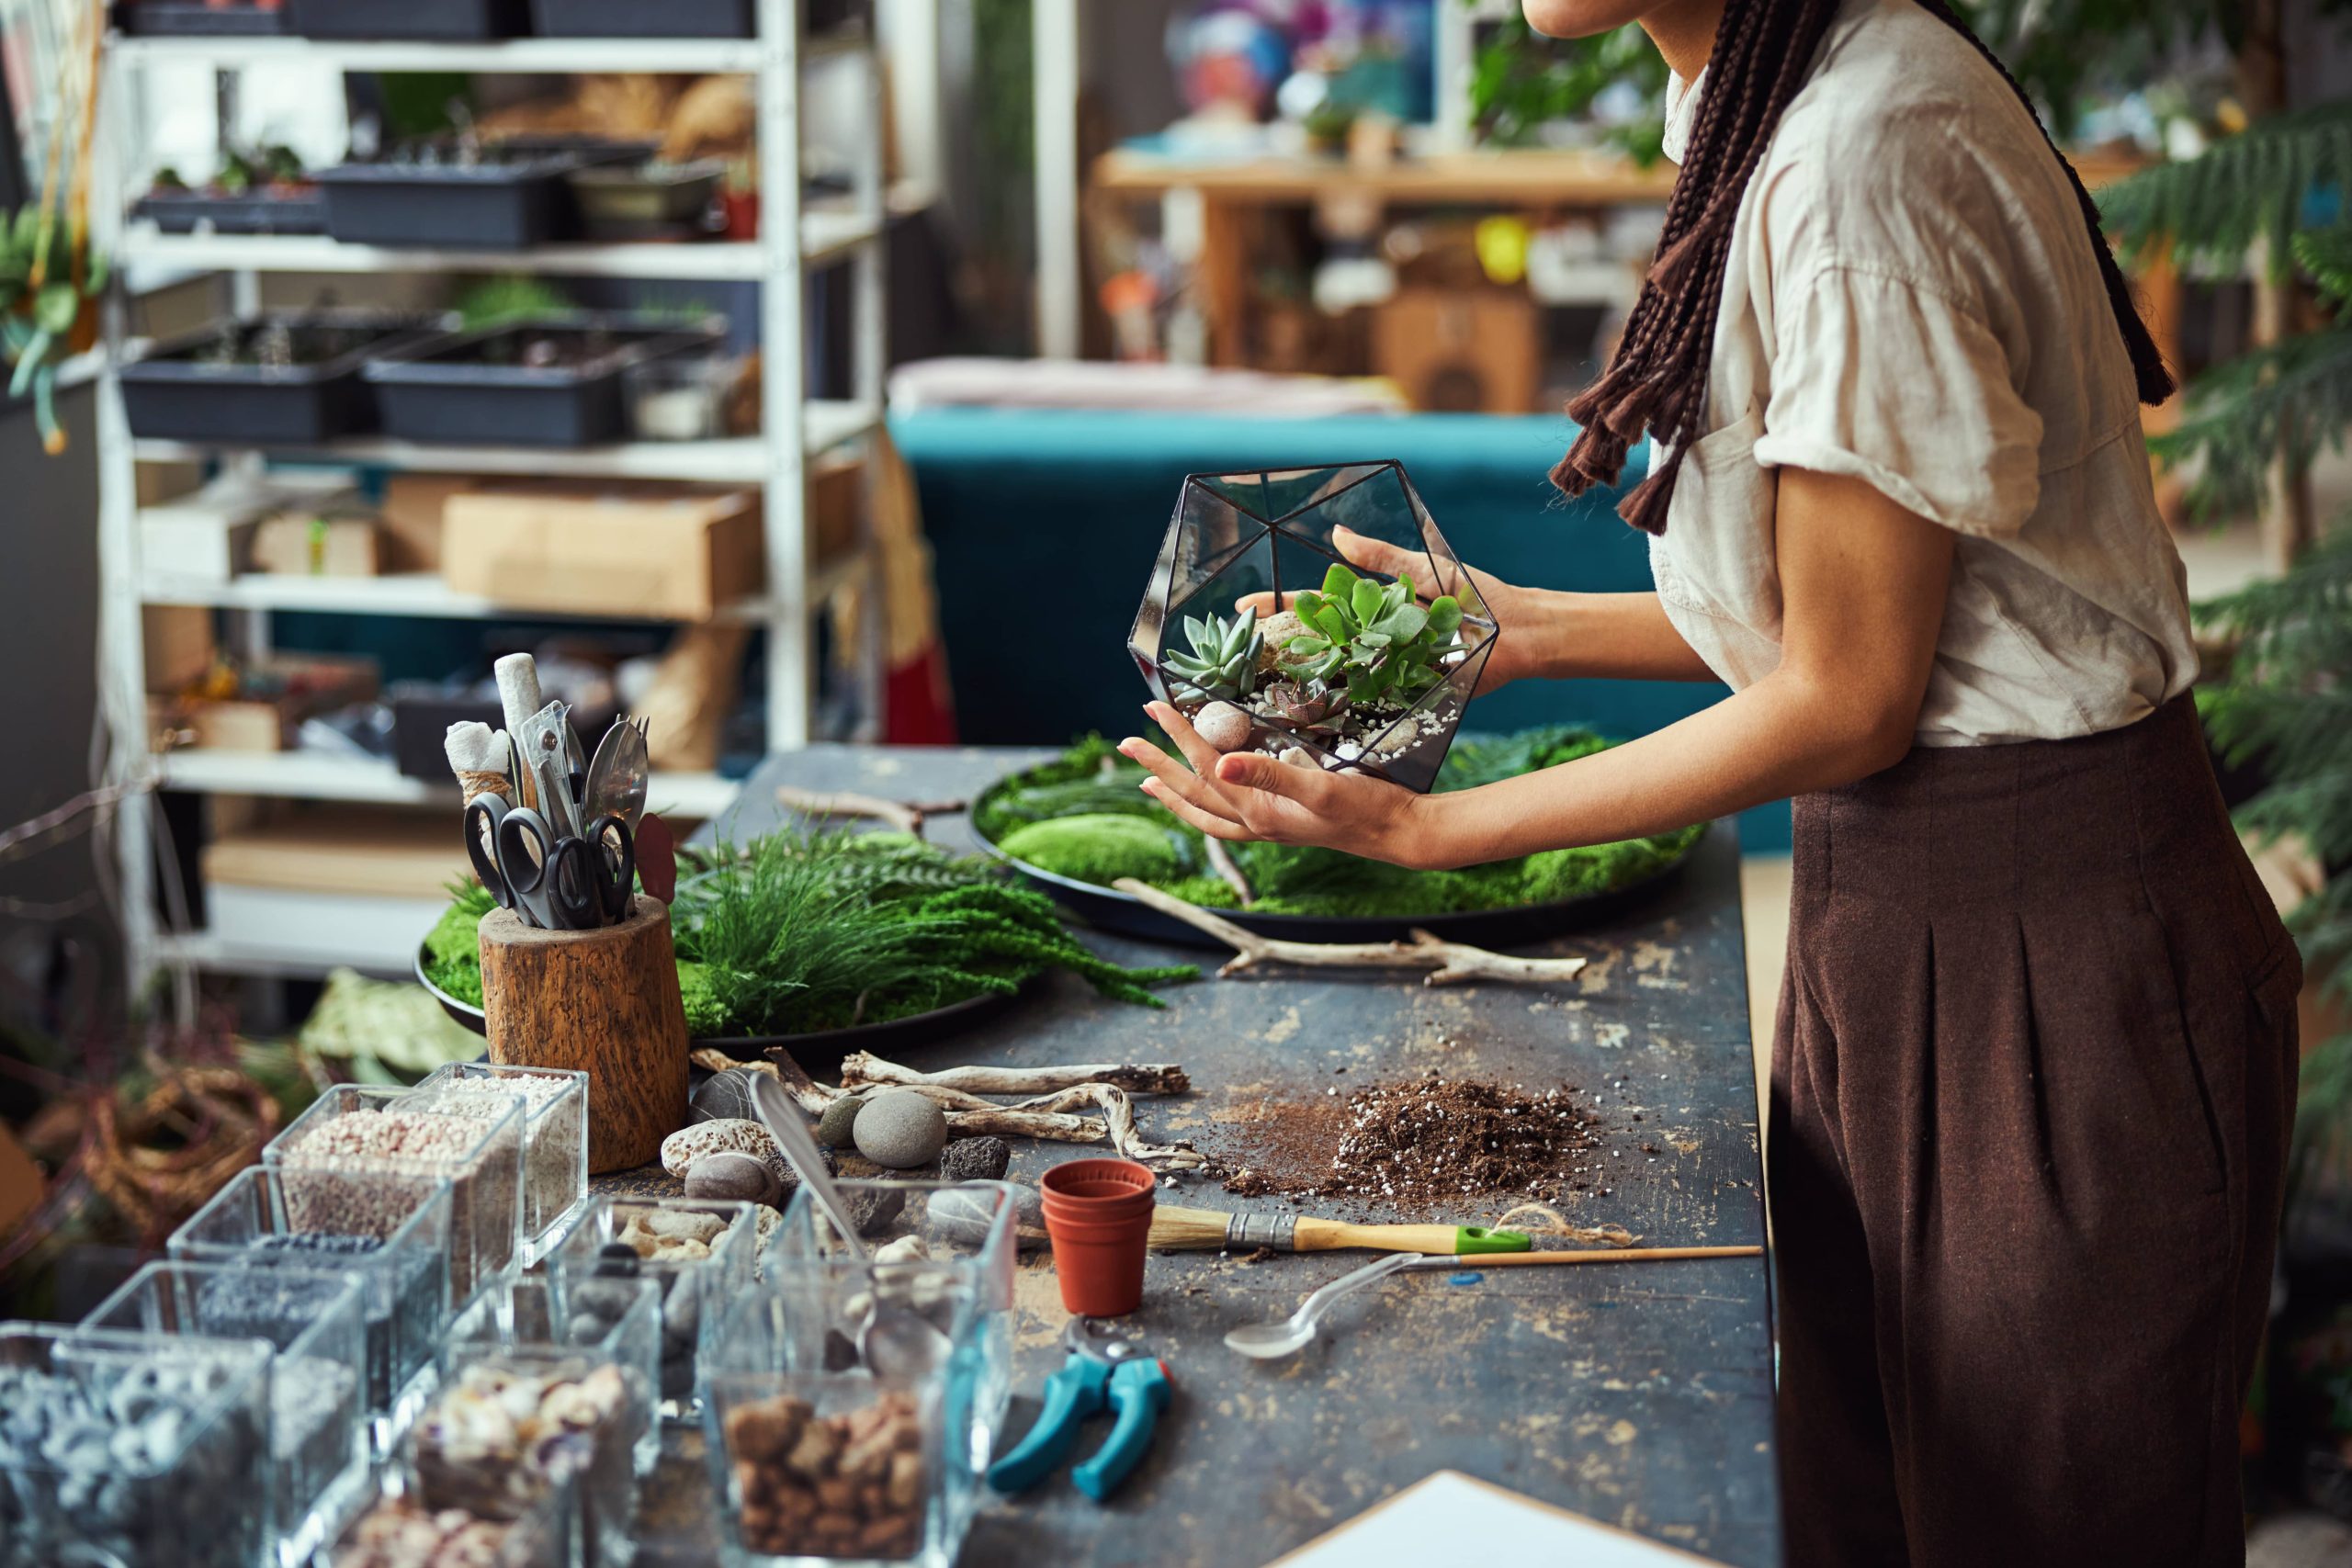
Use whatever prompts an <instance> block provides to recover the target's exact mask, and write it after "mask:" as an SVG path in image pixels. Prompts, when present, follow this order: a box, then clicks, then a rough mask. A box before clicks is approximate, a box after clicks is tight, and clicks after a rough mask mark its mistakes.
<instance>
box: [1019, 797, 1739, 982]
mask: <svg viewBox="0 0 2352 1568" xmlns="http://www.w3.org/2000/svg"><path fill="white" fill-rule="evenodd" d="M978 804H979V802H978V801H977V800H976V801H974V802H973V805H974V806H975V807H977V806H978ZM1715 830H1716V829H1714V828H1713V826H1712V825H1710V826H1709V828H1708V829H1707V831H1708V832H1709V833H1713V832H1714V831H1715ZM974 836H975V837H976V838H978V840H979V842H980V846H981V848H983V849H985V850H986V851H988V852H989V854H991V855H994V856H995V857H996V858H997V859H998V860H1001V861H1002V862H1003V863H1005V864H1007V865H1009V866H1011V867H1012V869H1013V870H1015V871H1017V872H1019V873H1020V874H1022V875H1023V876H1024V877H1026V878H1028V879H1029V880H1030V881H1031V882H1033V883H1035V885H1036V886H1038V887H1040V888H1043V889H1044V890H1045V891H1046V893H1049V894H1051V895H1052V896H1053V897H1055V898H1057V899H1059V900H1060V901H1061V903H1062V904H1063V905H1064V906H1065V907H1067V908H1070V909H1072V910H1075V911H1076V912H1077V913H1078V914H1080V915H1081V916H1083V917H1085V919H1086V920H1087V923H1088V924H1090V925H1091V926H1093V927H1094V928H1095V929H1096V930H1098V931H1111V932H1114V933H1116V934H1118V935H1120V936H1131V937H1135V938H1136V939H1137V940H1139V941H1143V942H1173V943H1176V944H1178V945H1180V946H1184V947H1208V948H1216V949H1219V950H1222V949H1223V948H1224V945H1225V944H1224V943H1223V942H1218V941H1217V940H1216V938H1215V937H1213V936H1210V935H1209V934H1208V933H1207V932H1206V931H1201V930H1199V929H1198V928H1196V927H1193V926H1188V925H1186V924H1185V923H1184V922H1183V921H1182V920H1180V919H1174V918H1173V917H1171V916H1169V915H1163V914H1161V913H1160V912H1159V910H1157V909H1155V908H1152V907H1151V906H1150V905H1148V904H1147V903H1145V902H1144V901H1143V900H1142V899H1140V898H1138V897H1136V896H1135V895H1134V894H1132V893H1122V892H1120V891H1119V890H1118V889H1117V888H1115V887H1105V886H1102V885H1101V884H1100V883H1094V882H1080V881H1077V880H1075V879H1074V878H1071V877H1067V876H1063V875H1060V874H1057V873H1056V872H1050V871H1047V870H1046V869H1045V868H1044V867H1043V866H1037V865H1032V864H1030V863H1028V862H1027V861H1024V860H1020V859H1017V858H1016V857H1014V856H1012V855H1009V854H1006V853H1005V852H1003V851H1002V850H1001V849H999V848H998V847H997V846H996V843H995V842H994V841H993V840H990V839H989V838H987V837H986V836H985V835H979V834H975V835H974ZM1705 841H1706V840H1705V838H1704V836H1703V835H1702V837H1701V838H1699V839H1697V840H1692V842H1691V847H1690V848H1689V849H1687V850H1685V851H1683V852H1682V853H1681V854H1680V855H1679V856H1677V857H1676V858H1675V860H1674V861H1673V862H1672V863H1669V864H1667V865H1664V866H1661V867H1659V868H1658V869H1657V871H1654V872H1652V873H1651V874H1649V875H1647V876H1645V877H1642V878H1641V879H1639V880H1638V881H1634V882H1629V883H1627V884H1625V885H1624V886H1623V887H1612V888H1611V889H1610V890H1609V891H1608V892H1606V893H1589V894H1587V895H1586V896H1585V897H1581V898H1563V899H1560V900H1557V901H1556V902H1554V903H1550V904H1521V905H1517V906H1515V907H1513V908H1507V909H1460V910H1455V911H1453V912H1452V913H1449V914H1442V915H1422V916H1376V917H1355V916H1342V915H1274V914H1259V913H1255V912H1253V911H1251V910H1249V909H1212V910H1210V911H1209V912H1210V913H1211V914H1213V915H1216V917H1217V918H1219V919H1227V920H1231V921H1232V922H1233V923H1234V924H1235V925H1237V926H1239V927H1241V928H1242V929H1243V930H1244V931H1255V932H1257V933H1258V934H1259V935H1261V936H1271V937H1283V938H1287V939H1289V940H1291V941H1294V942H1406V941H1409V940H1410V939H1411V937H1412V933H1413V932H1414V931H1417V930H1418V931H1428V932H1429V933H1430V935H1432V936H1435V937H1439V938H1442V939H1443V940H1445V941H1448V942H1468V943H1470V944H1472V945H1473V946H1476V947H1528V946H1532V945H1533V944H1534V943H1536V942H1545V941H1549V940H1550V939H1551V938H1553V937H1555V936H1562V935H1565V934H1566V933H1567V932H1570V931H1584V930H1588V929H1589V928H1591V927H1593V926H1597V925H1600V924H1602V923H1604V922H1606V921H1609V920H1613V919H1616V918H1617V917H1618V916H1619V915H1621V914H1623V913H1624V912H1625V911H1626V910H1628V909H1630V908H1634V907H1635V906H1636V905H1639V904H1641V903H1644V902H1645V901H1647V900H1648V899H1649V898H1650V897H1652V896H1653V895H1654V894H1656V893H1657V891H1658V890H1659V889H1660V888H1662V887H1663V886H1666V885H1667V884H1668V882H1671V881H1672V880H1673V879H1674V878H1675V877H1677V876H1679V875H1680V874H1681V873H1682V868H1683V867H1684V866H1686V865H1688V864H1689V863H1691V856H1692V855H1694V854H1696V853H1697V852H1698V851H1699V846H1700V845H1701V844H1702V843H1704V842H1705Z"/></svg>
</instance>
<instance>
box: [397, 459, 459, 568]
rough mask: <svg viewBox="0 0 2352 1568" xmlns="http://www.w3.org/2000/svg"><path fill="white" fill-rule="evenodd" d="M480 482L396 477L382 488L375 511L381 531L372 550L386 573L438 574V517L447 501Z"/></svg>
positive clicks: (444, 477)
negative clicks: (434, 572) (382, 492)
mask: <svg viewBox="0 0 2352 1568" xmlns="http://www.w3.org/2000/svg"><path fill="white" fill-rule="evenodd" d="M480 483H481V480H479V479H468V478H465V477H463V476H460V475H457V474H396V475H394V476H393V477H392V478H391V479H390V480H388V481H387V482H386V483H385V485H384V503H383V505H382V506H380V507H379V508H378V509H377V517H376V525H377V526H378V527H379V529H381V530H382V536H381V537H380V538H379V539H378V540H377V545H376V549H377V556H378V565H379V568H380V569H381V570H384V571H387V572H397V571H439V570H441V526H442V513H443V510H444V509H445V508H446V507H447V505H448V502H449V498H450V497H451V496H453V495H456V494H457V493H458V492H459V491H467V490H471V489H473V488H474V487H475V486H476V485H478V484H480Z"/></svg>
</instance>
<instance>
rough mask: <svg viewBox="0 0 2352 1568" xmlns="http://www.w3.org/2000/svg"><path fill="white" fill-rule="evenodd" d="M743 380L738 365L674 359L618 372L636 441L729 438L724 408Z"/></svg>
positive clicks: (717, 359) (733, 361) (700, 358)
mask: <svg viewBox="0 0 2352 1568" xmlns="http://www.w3.org/2000/svg"><path fill="white" fill-rule="evenodd" d="M742 379H743V366H742V362H741V361H740V360H736V359H731V358H726V357H714V356H710V355H700V356H692V357H689V356H684V355H673V356H671V357H669V358H666V359H649V360H646V361H644V362H642V363H641V364H637V365H632V366H630V367H628V370H626V371H625V372H623V373H622V377H621V385H622V388H623V389H624V391H625V393H626V394H627V396H628V419H629V430H630V433H631V434H634V435H635V436H636V437H637V439H639V441H716V440H718V439H720V438H721V437H723V436H725V435H727V434H729V428H728V419H727V405H728V401H729V399H731V398H732V397H734V395H735V389H736V387H737V386H738V385H739V384H741V381H742Z"/></svg>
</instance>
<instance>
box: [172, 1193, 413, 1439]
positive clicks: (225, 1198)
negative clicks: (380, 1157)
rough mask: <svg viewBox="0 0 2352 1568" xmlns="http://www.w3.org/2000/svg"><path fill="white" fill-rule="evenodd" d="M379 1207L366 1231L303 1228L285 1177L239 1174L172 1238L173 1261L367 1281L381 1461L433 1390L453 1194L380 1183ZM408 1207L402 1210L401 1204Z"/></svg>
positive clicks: (372, 1408) (371, 1391) (372, 1417)
mask: <svg viewBox="0 0 2352 1568" xmlns="http://www.w3.org/2000/svg"><path fill="white" fill-rule="evenodd" d="M383 1188H384V1190H383V1191H382V1192H381V1193H380V1194H379V1196H381V1197H382V1198H383V1199H384V1202H383V1203H382V1204H381V1205H380V1206H379V1208H378V1209H377V1210H375V1211H374V1212H373V1215H372V1217H371V1218H369V1219H368V1220H366V1221H365V1222H364V1223H365V1224H368V1225H370V1226H371V1227H373V1228H371V1229H369V1230H367V1231H364V1232H348V1233H346V1232H336V1231H327V1230H315V1229H313V1230H303V1229H300V1228H298V1227H297V1226H296V1225H295V1224H294V1223H293V1220H292V1218H291V1212H290V1210H289V1208H288V1203H287V1201H286V1177H285V1173H284V1172H282V1171H279V1170H277V1169H276V1168H271V1167H268V1166H255V1167H254V1168H250V1169H247V1170H243V1171H240V1172H239V1173H238V1174H237V1175H236V1176H235V1177H234V1178H232V1179H231V1180H230V1182H229V1184H228V1185H227V1186H226V1187H224V1188H222V1189H221V1190H220V1191H219V1192H218V1193H217V1194H215V1195H214V1197H213V1199H212V1201H210V1202H209V1203H207V1204H206V1205H205V1206H204V1207H203V1208H202V1209H200V1210H198V1212H197V1213H196V1216H195V1217H194V1218H193V1219H191V1220H189V1221H188V1222H187V1224H184V1225H182V1226H181V1227H180V1228H179V1229H178V1230H177V1231H176V1232H175V1233H173V1235H172V1239H171V1255H172V1257H173V1258H175V1259H177V1260H179V1261H181V1262H187V1263H219V1264H234V1265H239V1266H242V1267H245V1268H251V1269H296V1270H307V1269H337V1270H348V1271H350V1272H352V1273H355V1274H356V1275H358V1276H359V1277H360V1278H361V1279H362V1280H365V1281H366V1283H367V1290H366V1294H365V1303H364V1306H365V1312H366V1315H367V1338H368V1387H367V1401H368V1416H369V1424H370V1437H371V1438H372V1440H373V1442H374V1446H375V1452H376V1453H377V1455H378V1456H379V1457H383V1456H386V1455H389V1454H390V1451H391V1448H392V1444H393V1443H394V1442H395V1441H397V1440H398V1438H399V1437H400V1435H401V1433H402V1432H403V1431H405V1430H407V1428H408V1424H409V1422H410V1421H412V1420H413V1419H414V1418H415V1416H416V1412H417V1411H418V1410H419V1409H420V1408H421V1407H422V1406H423V1404H424V1400H425V1399H426V1397H427V1396H429V1395H430V1394H431V1393H432V1391H433V1383H434V1379H435V1375H436V1372H437V1370H438V1369H437V1366H436V1362H435V1357H436V1355H437V1353H438V1349H439V1344H440V1339H441V1335H442V1331H443V1329H444V1328H445V1327H446V1325H447V1323H448V1321H449V1204H450V1193H451V1188H450V1186H449V1184H448V1183H447V1181H444V1180H442V1179H439V1178H437V1177H409V1178H394V1177H387V1178H385V1179H384V1182H383ZM403 1205H405V1206H403Z"/></svg>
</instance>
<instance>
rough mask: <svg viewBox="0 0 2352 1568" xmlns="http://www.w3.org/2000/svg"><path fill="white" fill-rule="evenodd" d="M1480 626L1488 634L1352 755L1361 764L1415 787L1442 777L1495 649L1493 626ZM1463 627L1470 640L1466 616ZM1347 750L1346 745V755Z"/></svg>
mask: <svg viewBox="0 0 2352 1568" xmlns="http://www.w3.org/2000/svg"><path fill="white" fill-rule="evenodd" d="M1476 629H1477V630H1479V631H1485V632H1487V634H1488V635H1487V636H1484V637H1480V638H1479V640H1478V642H1477V646H1476V647H1474V648H1472V649H1470V650H1469V651H1468V652H1467V653H1465V654H1464V655H1463V657H1462V660H1461V662H1459V663H1457V664H1454V665H1453V666H1451V667H1450V668H1448V669H1447V671H1446V672H1445V675H1444V677H1443V678H1442V680H1440V681H1439V682H1437V684H1435V685H1433V686H1431V687H1430V689H1429V690H1428V691H1426V692H1423V693H1422V694H1420V695H1419V697H1417V698H1415V699H1414V702H1413V705H1412V706H1410V707H1409V708H1408V709H1406V710H1405V712H1404V713H1403V714H1402V715H1401V716H1398V717H1397V719H1396V721H1395V722H1393V723H1391V724H1390V725H1389V726H1388V727H1387V728H1385V729H1383V730H1382V731H1381V732H1380V733H1379V734H1378V735H1376V736H1374V737H1373V739H1372V740H1371V742H1370V744H1368V745H1367V746H1365V747H1364V749H1363V754H1362V755H1361V757H1360V758H1356V759H1351V760H1352V761H1356V763H1357V765H1358V766H1360V767H1363V768H1364V769H1366V770H1368V771H1370V772H1374V773H1379V774H1381V775H1382V776H1384V777H1385V778H1388V779H1391V780H1393V781H1395V782H1396V783H1397V784H1403V785H1404V786H1405V787H1406V788H1407V789H1410V790H1416V791H1426V790H1427V789H1428V788H1429V787H1430V785H1431V784H1435V783H1436V782H1437V771H1438V768H1439V767H1440V765H1442V763H1443V762H1444V761H1445V753H1446V751H1447V750H1449V749H1450V748H1451V747H1452V746H1453V736H1454V732H1455V731H1456V730H1458V729H1460V728H1462V710H1463V708H1464V706H1465V705H1467V704H1468V703H1469V701H1470V694H1472V693H1473V692H1476V690H1477V689H1478V677H1479V676H1480V675H1481V674H1483V673H1484V672H1485V671H1486V668H1487V657H1488V656H1489V655H1491V654H1492V653H1493V652H1494V649H1495V639H1494V637H1493V636H1492V635H1491V628H1490V627H1487V626H1483V625H1480V626H1477V627H1476ZM1463 630H1464V640H1465V641H1466V640H1468V637H1469V635H1470V634H1471V633H1472V631H1473V625H1472V623H1469V622H1464V626H1463ZM1345 751H1346V748H1344V747H1343V748H1341V753H1342V755H1344V754H1345Z"/></svg>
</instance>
